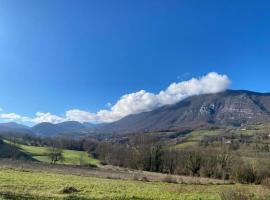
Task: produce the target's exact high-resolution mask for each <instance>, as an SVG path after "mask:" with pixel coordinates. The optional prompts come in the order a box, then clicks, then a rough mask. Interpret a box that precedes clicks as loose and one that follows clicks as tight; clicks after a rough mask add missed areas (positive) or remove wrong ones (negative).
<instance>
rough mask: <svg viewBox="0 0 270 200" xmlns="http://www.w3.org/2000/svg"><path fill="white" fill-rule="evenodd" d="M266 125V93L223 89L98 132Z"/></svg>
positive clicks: (269, 98)
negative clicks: (264, 123)
mask: <svg viewBox="0 0 270 200" xmlns="http://www.w3.org/2000/svg"><path fill="white" fill-rule="evenodd" d="M263 122H270V93H256V92H251V91H244V90H238V91H237V90H227V91H225V92H221V93H216V94H203V95H197V96H192V97H189V98H187V99H184V100H182V101H180V102H178V103H176V104H173V105H166V106H163V107H160V108H158V109H155V110H153V111H150V112H144V113H140V114H135V115H129V116H127V117H124V118H122V119H120V120H119V121H116V122H113V123H109V124H103V125H102V126H100V128H99V130H98V132H99V133H136V132H151V131H166V130H181V129H183V128H199V127H210V126H241V125H242V124H250V123H263Z"/></svg>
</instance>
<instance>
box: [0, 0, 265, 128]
mask: <svg viewBox="0 0 270 200" xmlns="http://www.w3.org/2000/svg"><path fill="white" fill-rule="evenodd" d="M269 10H270V2H269V1H268V0H265V1H264V0H259V1H254V0H253V1H249V0H245V1H241V0H236V1H235V0H234V1H230V0H226V1H225V0H224V1H222V0H220V1H215V0H213V1H210V0H205V1H201V0H198V1H194V0H175V1H170V0H166V1H165V0H163V1H159V0H153V1H150V0H149V1H143V0H138V1H131V0H123V1H103V0H96V1H94V0H91V1H89V0H68V1H67V0H46V1H42V0H12V1H10V0H0V107H1V108H2V109H3V111H1V113H2V114H10V113H13V114H17V115H20V116H25V117H33V116H35V115H36V113H37V112H40V113H47V115H42V117H44V119H47V118H50V117H51V115H57V116H60V117H63V115H65V112H66V111H68V110H75V109H76V110H77V111H78V110H80V111H85V113H78V112H77V113H76V115H80V116H79V117H81V115H89V112H91V113H96V112H98V111H99V110H101V109H107V110H108V109H109V110H110V108H109V107H108V106H107V105H106V104H107V103H108V102H111V104H112V106H113V105H115V103H117V102H118V101H119V98H120V97H121V96H122V95H125V94H131V93H136V92H138V91H140V90H145V91H147V93H146V94H147V95H148V93H151V94H158V93H159V92H160V91H161V90H166V88H167V87H168V86H169V85H170V84H172V83H173V82H181V81H183V80H189V79H191V78H192V77H196V78H198V80H199V78H200V77H201V76H206V75H207V74H208V73H209V72H216V73H218V74H219V75H220V76H221V75H224V74H225V75H227V77H228V79H230V80H231V85H230V88H232V89H247V90H254V91H260V92H269V91H270V79H269V74H270V56H269V52H270V37H269V35H270V26H269V24H270V12H269ZM221 88H222V87H221ZM200 92H202V91H201V90H200ZM132 98H133V96H132ZM136 98H137V97H136ZM140 101H142V99H140V98H139V99H137V101H136V102H140ZM159 103H160V102H159ZM159 103H158V104H157V105H160V104H159ZM136 109H137V108H136ZM136 109H135V110H136ZM139 110H140V109H139ZM48 112H50V113H49V114H48ZM132 112H133V111H132ZM134 112H135V111H134ZM136 112H137V110H136ZM46 117H47V118H46ZM15 118H16V117H15ZM87 119H89V118H87ZM6 120H8V119H7V118H3V116H2V119H1V121H6ZM15 120H17V121H20V120H21V119H20V118H17V119H15ZM23 121H24V122H25V123H28V122H27V120H23ZM45 121H46V120H45ZM60 121H61V119H60ZM89 121H95V120H90V119H89ZM31 123H33V122H31Z"/></svg>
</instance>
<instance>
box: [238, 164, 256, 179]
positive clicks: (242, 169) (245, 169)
mask: <svg viewBox="0 0 270 200" xmlns="http://www.w3.org/2000/svg"><path fill="white" fill-rule="evenodd" d="M256 178H257V176H256V170H255V169H254V167H253V165H251V164H244V165H243V166H239V167H238V168H237V169H236V171H235V179H236V180H237V181H238V182H240V183H255V181H256Z"/></svg>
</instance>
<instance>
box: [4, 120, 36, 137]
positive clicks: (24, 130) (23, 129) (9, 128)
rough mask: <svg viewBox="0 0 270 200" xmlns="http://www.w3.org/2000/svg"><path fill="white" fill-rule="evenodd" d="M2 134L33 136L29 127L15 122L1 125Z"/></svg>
mask: <svg viewBox="0 0 270 200" xmlns="http://www.w3.org/2000/svg"><path fill="white" fill-rule="evenodd" d="M0 133H19V134H31V133H32V132H31V130H30V128H29V127H28V126H25V125H22V124H18V123H15V122H7V123H0Z"/></svg>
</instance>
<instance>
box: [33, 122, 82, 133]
mask: <svg viewBox="0 0 270 200" xmlns="http://www.w3.org/2000/svg"><path fill="white" fill-rule="evenodd" d="M31 130H32V131H33V132H34V133H35V134H37V135H42V136H55V135H58V134H63V133H80V132H82V131H86V130H87V126H85V125H83V124H82V123H80V122H76V121H67V122H62V123H59V124H52V123H48V122H43V123H40V124H37V125H35V126H33V127H32V128H31Z"/></svg>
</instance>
